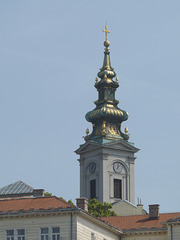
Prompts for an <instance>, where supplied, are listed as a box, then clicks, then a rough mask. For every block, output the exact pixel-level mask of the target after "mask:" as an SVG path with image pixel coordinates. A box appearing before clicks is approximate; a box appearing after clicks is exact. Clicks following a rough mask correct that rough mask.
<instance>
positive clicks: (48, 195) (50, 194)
mask: <svg viewBox="0 0 180 240" xmlns="http://www.w3.org/2000/svg"><path fill="white" fill-rule="evenodd" d="M44 196H46V197H50V196H52V193H49V192H45V193H44Z"/></svg>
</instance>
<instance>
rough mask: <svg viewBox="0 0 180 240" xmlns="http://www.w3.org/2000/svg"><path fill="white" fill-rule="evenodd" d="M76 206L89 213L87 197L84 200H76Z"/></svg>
mask: <svg viewBox="0 0 180 240" xmlns="http://www.w3.org/2000/svg"><path fill="white" fill-rule="evenodd" d="M76 205H77V206H78V207H79V208H81V209H83V210H85V211H88V199H87V198H85V197H82V198H76Z"/></svg>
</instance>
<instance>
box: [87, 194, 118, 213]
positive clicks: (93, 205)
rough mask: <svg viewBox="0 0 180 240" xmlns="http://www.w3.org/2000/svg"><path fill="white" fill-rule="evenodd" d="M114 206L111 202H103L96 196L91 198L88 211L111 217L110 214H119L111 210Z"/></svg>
mask: <svg viewBox="0 0 180 240" xmlns="http://www.w3.org/2000/svg"><path fill="white" fill-rule="evenodd" d="M111 208H112V204H111V203H107V202H104V203H101V202H99V201H98V200H96V199H95V198H93V199H91V200H90V202H89V205H88V211H89V213H91V214H92V215H94V216H96V217H109V216H117V215H116V213H115V212H114V211H111V210H110V209H111Z"/></svg>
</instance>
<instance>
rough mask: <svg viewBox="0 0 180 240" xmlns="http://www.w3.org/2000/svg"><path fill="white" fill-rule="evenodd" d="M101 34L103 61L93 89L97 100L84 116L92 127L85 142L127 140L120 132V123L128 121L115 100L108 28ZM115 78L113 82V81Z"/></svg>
mask: <svg viewBox="0 0 180 240" xmlns="http://www.w3.org/2000/svg"><path fill="white" fill-rule="evenodd" d="M103 32H105V34H106V40H105V42H104V46H105V51H104V61H103V66H102V68H101V69H100V72H99V73H98V74H97V76H98V78H99V80H98V78H96V82H95V88H96V89H97V91H98V100H97V101H95V102H94V103H95V105H96V107H95V109H94V110H92V111H90V112H88V113H87V114H86V116H85V118H86V120H87V121H88V122H91V123H92V125H93V131H92V133H91V134H90V135H87V136H86V137H85V140H86V141H88V140H91V141H98V142H107V141H112V140H119V139H124V140H126V141H127V140H128V139H129V136H128V135H127V134H126V133H125V134H124V133H122V132H121V123H122V122H123V121H126V120H127V119H128V113H127V112H126V111H124V110H122V109H120V108H118V106H117V105H118V103H119V101H118V100H116V99H115V91H116V89H117V88H118V87H119V83H118V78H117V77H116V73H115V71H114V68H112V67H111V62H110V52H109V48H108V47H109V45H110V42H109V41H108V33H110V31H109V30H108V26H107V25H106V26H105V29H103ZM113 78H115V80H113Z"/></svg>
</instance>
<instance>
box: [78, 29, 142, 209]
mask: <svg viewBox="0 0 180 240" xmlns="http://www.w3.org/2000/svg"><path fill="white" fill-rule="evenodd" d="M103 32H105V35H106V40H105V42H104V46H105V51H104V61H103V66H102V68H101V69H100V72H99V73H98V74H97V76H98V77H97V78H96V82H95V88H96V89H97V91H98V100H97V101H95V102H94V103H95V105H96V107H95V108H94V109H93V110H92V111H90V112H88V113H87V114H86V116H85V118H86V120H87V121H88V122H91V123H92V133H91V134H89V130H88V129H87V130H86V134H87V135H86V136H85V137H84V139H85V141H86V142H85V143H84V144H82V145H80V147H79V148H78V149H77V150H76V153H77V154H79V155H80V158H79V160H78V161H79V163H80V197H86V198H88V199H92V198H96V199H97V200H98V201H100V202H108V203H113V202H115V201H117V200H120V199H125V200H127V201H129V202H131V203H133V204H134V197H135V192H134V164H135V156H134V154H135V153H136V152H137V151H138V150H139V149H137V148H136V147H134V145H133V143H130V142H128V140H129V135H128V134H127V133H128V129H127V128H125V133H123V132H122V131H121V124H122V122H123V121H126V120H127V119H128V113H127V112H126V111H124V110H122V109H120V108H119V107H118V103H119V101H118V100H116V99H115V91H116V89H117V88H118V87H119V83H118V77H116V73H115V71H114V69H113V68H112V67H111V62H110V52H109V45H110V42H109V41H108V33H110V31H109V30H108V27H107V25H106V26H105V29H103Z"/></svg>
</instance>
